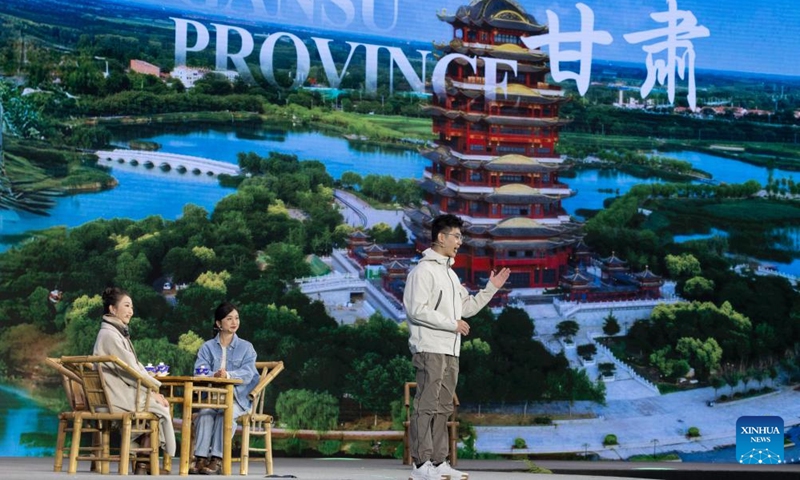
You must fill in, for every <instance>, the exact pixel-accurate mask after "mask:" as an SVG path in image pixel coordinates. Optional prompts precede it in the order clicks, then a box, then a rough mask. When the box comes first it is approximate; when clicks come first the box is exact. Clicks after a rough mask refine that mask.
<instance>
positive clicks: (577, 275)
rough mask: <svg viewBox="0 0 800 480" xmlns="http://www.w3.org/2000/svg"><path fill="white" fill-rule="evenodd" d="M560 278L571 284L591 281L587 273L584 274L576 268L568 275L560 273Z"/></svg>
mask: <svg viewBox="0 0 800 480" xmlns="http://www.w3.org/2000/svg"><path fill="white" fill-rule="evenodd" d="M561 280H562V281H564V282H567V283H571V284H588V283H591V281H592V279H591V278H590V277H589V276H588V275H585V274H584V273H583V272H581V271H580V270H579V269H578V268H576V269H575V271H574V272H573V273H571V274H569V275H562V276H561Z"/></svg>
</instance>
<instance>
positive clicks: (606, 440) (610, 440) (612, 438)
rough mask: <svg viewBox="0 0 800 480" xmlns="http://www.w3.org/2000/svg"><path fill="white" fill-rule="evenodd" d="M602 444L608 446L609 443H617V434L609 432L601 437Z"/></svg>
mask: <svg viewBox="0 0 800 480" xmlns="http://www.w3.org/2000/svg"><path fill="white" fill-rule="evenodd" d="M603 445H604V446H606V447H609V446H611V445H619V444H618V443H617V436H616V435H614V434H613V433H609V434H608V435H606V436H605V437H604V438H603Z"/></svg>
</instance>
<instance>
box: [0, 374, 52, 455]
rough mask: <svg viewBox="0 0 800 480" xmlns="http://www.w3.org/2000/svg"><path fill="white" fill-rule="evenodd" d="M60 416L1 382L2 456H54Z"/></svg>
mask: <svg viewBox="0 0 800 480" xmlns="http://www.w3.org/2000/svg"><path fill="white" fill-rule="evenodd" d="M57 430H58V419H57V418H56V415H55V414H54V413H53V412H50V411H47V410H45V409H43V408H41V407H39V406H38V405H36V404H35V403H34V402H32V401H31V399H30V398H29V397H28V395H27V394H26V393H25V392H23V391H21V390H19V389H17V388H15V387H10V386H8V385H0V452H2V453H0V456H2V457H42V456H50V455H53V452H54V449H53V447H54V446H55V444H56V431H57Z"/></svg>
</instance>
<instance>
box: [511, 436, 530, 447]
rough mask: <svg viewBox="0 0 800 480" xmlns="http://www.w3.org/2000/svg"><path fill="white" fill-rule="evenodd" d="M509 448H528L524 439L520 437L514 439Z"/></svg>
mask: <svg viewBox="0 0 800 480" xmlns="http://www.w3.org/2000/svg"><path fill="white" fill-rule="evenodd" d="M511 448H528V444H527V443H526V442H525V439H524V438H522V437H517V438H515V439H514V444H513V445H512V446H511Z"/></svg>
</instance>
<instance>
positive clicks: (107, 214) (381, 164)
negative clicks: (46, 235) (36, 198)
mask: <svg viewBox="0 0 800 480" xmlns="http://www.w3.org/2000/svg"><path fill="white" fill-rule="evenodd" d="M115 135H116V137H115V140H114V141H115V143H117V144H119V145H122V146H124V145H126V144H127V142H128V141H129V140H132V139H147V140H150V141H154V142H157V143H159V144H160V145H161V151H163V152H167V153H177V154H185V155H195V156H201V157H207V158H212V159H215V160H220V161H225V162H230V163H236V162H237V159H236V155H237V153H239V152H250V151H253V152H256V153H258V154H259V155H262V156H267V155H268V154H269V152H271V151H276V152H280V153H286V154H293V155H297V157H298V158H299V159H301V160H308V159H315V160H319V161H320V162H322V163H323V164H325V166H326V168H327V169H328V172H329V173H330V174H331V176H333V177H334V178H339V177H341V175H342V173H344V172H346V171H354V172H358V173H359V174H361V175H368V174H370V173H375V174H382V175H385V174H390V175H393V176H394V177H396V178H420V177H421V176H422V173H423V170H424V169H425V167H426V166H428V165H429V163H430V162H429V161H428V160H427V159H425V158H423V157H422V156H421V155H419V154H418V153H417V152H415V151H407V150H398V149H394V148H379V147H374V146H364V145H363V144H351V143H350V142H349V141H347V140H346V139H344V138H342V137H340V136H328V135H325V134H323V133H320V132H315V131H295V130H282V129H272V128H257V129H254V128H252V127H243V126H237V127H235V128H234V127H215V128H199V129H198V128H195V129H193V130H188V129H187V127H180V128H178V129H175V128H171V129H170V131H169V132H168V133H164V132H163V131H153V130H149V131H148V130H143V129H140V130H137V129H126V130H125V131H121V132H117V133H115ZM664 155H665V156H669V157H672V158H677V159H680V160H685V161H688V162H691V163H692V165H694V166H695V167H696V168H699V169H701V170H704V171H706V172H709V173H711V174H712V175H713V177H714V178H715V179H717V180H720V181H724V182H729V183H737V182H744V181H747V180H749V179H755V180H757V181H759V182H762V183H764V182H766V180H767V176H768V172H767V169H765V168H762V167H757V166H754V165H750V164H747V163H743V162H739V161H736V160H731V159H726V158H722V157H715V156H713V155H708V154H705V153H697V152H690V151H683V152H668V153H665V154H664ZM103 163H104V164H106V165H109V166H111V167H112V172H113V174H114V176H115V177H117V179H118V180H119V182H120V185H119V186H118V187H117V188H114V189H112V190H108V191H104V192H100V193H87V194H81V195H74V196H69V197H63V198H59V199H56V206H55V208H53V209H52V210H51V212H50V213H51V216H49V217H40V216H35V215H29V214H24V213H20V214H17V213H15V212H8V211H0V251H4V250H6V249H8V248H10V246H11V245H12V244H13V243H14V242H16V241H18V238H15V237H8V235H19V234H24V233H25V232H28V231H33V230H40V229H44V228H48V227H52V226H57V225H64V226H67V227H74V226H78V225H81V224H83V223H85V222H88V221H90V220H94V219H97V218H114V217H123V218H131V219H134V220H139V219H142V218H144V217H147V216H149V215H160V216H162V217H163V218H165V219H168V220H173V219H176V218H178V217H179V216H180V215H181V213H182V210H183V206H184V205H185V204H186V203H193V204H196V205H199V206H201V207H203V208H205V209H206V210H208V211H211V210H212V209H213V208H214V205H216V203H217V202H218V201H219V200H220V199H221V198H222V197H224V196H225V195H228V194H230V193H232V190H231V189H226V188H222V187H220V186H219V184H218V183H217V182H216V180H215V179H213V178H208V177H203V176H195V175H191V174H180V173H178V172H176V171H170V172H166V173H165V172H162V171H161V170H159V169H152V170H147V169H145V168H143V167H141V166H139V167H130V166H125V165H119V164H116V163H110V164H109V163H106V162H103ZM794 173H797V172H789V171H781V170H774V175H775V176H776V177H777V178H780V177H790V176H792V175H793V174H794ZM658 181H660V180H659V179H657V178H646V179H642V178H637V177H634V176H632V175H629V174H627V173H623V172H619V171H616V170H596V169H587V170H579V171H577V172H576V177H575V178H565V179H564V182H565V183H567V184H568V185H569V186H570V188H572V189H574V190H575V191H577V192H578V193H577V195H575V196H573V197H571V198H568V199H565V200H564V201H563V206H564V208H565V210H566V211H567V212H568V213H570V214H572V215H575V214H576V211H578V210H579V209H593V210H597V209H601V208H603V201H604V200H605V199H607V198H609V197H613V196H615V195H616V194H617V192H618V193H619V194H620V195H622V194H625V193H626V192H627V191H628V190H629V189H630V188H631V187H632V186H633V185H636V184H640V183H653V182H658ZM600 190H606V192H601V191H600ZM608 190H611V191H613V192H614V193H607V192H608ZM798 263H799V265H797V266H796V267H797V270H798V272H797V273H800V262H798ZM794 267H795V266H792V270H795V268H794Z"/></svg>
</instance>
